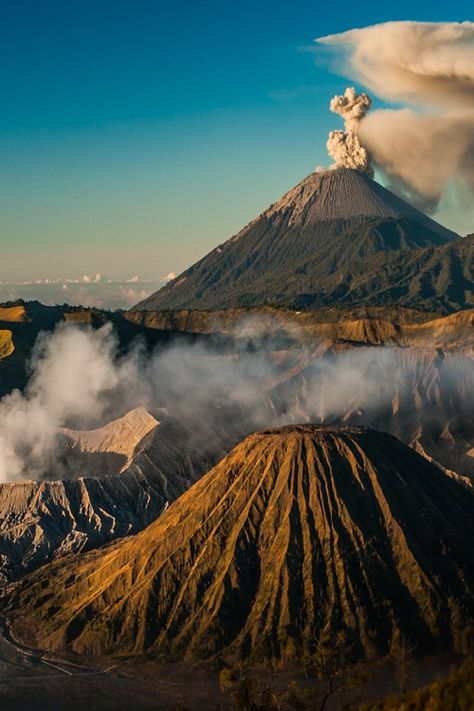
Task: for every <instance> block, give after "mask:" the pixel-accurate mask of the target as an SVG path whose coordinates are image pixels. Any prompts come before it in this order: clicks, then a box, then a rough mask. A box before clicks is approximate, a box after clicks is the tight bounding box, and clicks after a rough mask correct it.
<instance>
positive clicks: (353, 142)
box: [326, 87, 373, 175]
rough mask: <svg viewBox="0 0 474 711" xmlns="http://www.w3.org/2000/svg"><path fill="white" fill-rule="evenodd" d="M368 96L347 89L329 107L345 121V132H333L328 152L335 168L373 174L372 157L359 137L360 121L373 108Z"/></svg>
mask: <svg viewBox="0 0 474 711" xmlns="http://www.w3.org/2000/svg"><path fill="white" fill-rule="evenodd" d="M371 103H372V102H371V100H370V97H369V96H367V94H357V92H356V90H355V89H354V87H349V88H347V89H346V91H345V92H344V94H342V95H341V96H335V97H334V98H333V99H332V100H331V103H330V105H329V108H330V109H331V111H332V112H333V113H335V114H339V115H340V116H342V118H343V119H344V129H345V130H344V131H340V130H339V131H331V133H330V134H329V137H328V142H327V144H326V145H327V150H328V153H329V155H330V156H331V158H332V159H333V160H334V162H335V166H334V167H338V166H341V167H344V168H352V169H355V170H360V171H361V172H363V173H368V174H369V175H372V174H373V171H372V167H371V164H370V156H369V153H368V151H367V150H366V148H364V146H363V145H362V144H361V142H360V139H359V136H358V128H359V124H360V121H361V120H362V118H363V117H364V116H365V114H366V113H367V111H368V110H369V109H370V106H371Z"/></svg>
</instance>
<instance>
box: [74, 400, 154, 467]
mask: <svg viewBox="0 0 474 711" xmlns="http://www.w3.org/2000/svg"><path fill="white" fill-rule="evenodd" d="M158 425H159V422H158V420H156V419H155V418H154V417H153V416H152V415H150V413H149V412H147V411H146V410H145V408H143V407H137V408H135V409H134V410H130V411H129V412H127V413H126V414H125V415H123V417H120V418H118V419H117V420H114V421H113V422H109V423H108V424H106V425H104V427H100V428H99V429H96V430H85V431H81V430H71V429H68V428H66V427H64V428H62V429H61V430H60V433H61V435H62V438H61V439H62V443H61V444H62V447H63V458H64V472H66V471H69V472H71V474H72V476H73V477H74V478H77V477H78V476H80V475H82V476H94V474H95V475H96V476H98V477H104V476H107V475H110V474H113V473H119V472H121V471H123V470H124V469H126V468H127V467H128V466H130V464H131V462H132V460H133V457H134V456H135V455H137V454H138V453H139V452H140V451H142V450H143V449H145V447H146V446H147V443H148V442H149V439H150V433H151V432H152V431H153V430H154V429H155V427H158ZM94 463H95V466H94Z"/></svg>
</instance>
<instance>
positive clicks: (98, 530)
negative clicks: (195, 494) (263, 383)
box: [0, 412, 252, 583]
mask: <svg viewBox="0 0 474 711" xmlns="http://www.w3.org/2000/svg"><path fill="white" fill-rule="evenodd" d="M135 415H136V412H135ZM132 419H135V420H136V417H135V418H129V419H128V422H127V424H128V425H129V426H130V424H131V421H132ZM144 419H145V418H144V417H139V418H138V422H139V424H143V421H144ZM151 419H153V418H151ZM125 420H126V421H127V418H125ZM221 421H222V427H218V426H217V425H216V422H214V421H213V420H212V417H209V418H207V420H206V421H204V422H202V423H201V425H200V427H196V423H195V421H194V420H193V421H189V420H185V419H183V418H171V417H165V416H163V421H162V422H161V423H160V425H159V426H155V427H154V428H153V429H152V430H151V431H150V432H149V434H148V435H146V436H145V438H144V439H142V440H141V445H140V446H139V447H138V448H137V450H136V451H135V455H134V456H133V457H132V459H131V461H130V462H129V464H128V466H127V467H126V468H125V469H123V470H122V472H121V473H118V472H117V471H116V472H115V473H114V474H113V475H112V476H105V477H104V472H105V473H106V469H107V466H108V464H109V460H108V458H107V457H108V455H110V454H113V452H108V451H107V450H105V451H104V448H103V445H104V441H103V440H102V441H101V445H102V450H101V451H100V452H95V451H89V452H84V453H83V455H82V458H81V459H80V460H79V462H77V461H73V462H69V463H68V474H69V477H71V473H72V471H73V467H74V464H76V465H77V464H78V463H79V464H80V468H79V471H81V470H83V471H85V472H88V475H89V476H88V477H87V478H79V479H77V478H76V479H72V478H70V479H69V480H62V481H61V480H58V481H43V482H37V481H18V482H11V483H6V484H0V583H2V582H8V581H10V580H14V579H16V578H18V577H21V576H22V575H24V574H25V573H26V572H28V571H30V570H33V569H35V568H37V567H39V566H40V565H43V564H44V563H46V562H47V561H49V560H51V559H52V558H55V557H57V556H62V555H64V554H65V553H68V552H70V551H81V550H89V549H91V548H96V547H97V546H100V545H103V544H104V543H107V542H109V541H113V540H115V539H116V538H120V537H121V536H126V535H129V534H131V533H136V532H137V531H141V530H142V529H143V528H145V526H147V525H148V524H149V523H150V522H151V521H153V520H155V519H156V518H157V516H159V514H160V513H161V512H162V511H163V509H164V508H165V507H166V506H167V505H168V504H169V503H171V502H172V501H174V500H175V499H176V498H177V497H178V496H180V494H182V493H183V492H184V491H186V489H188V488H189V486H190V485H191V484H192V483H193V482H195V481H197V479H199V478H200V477H201V476H202V475H203V474H204V473H205V472H206V471H208V470H209V469H210V468H211V467H212V466H214V464H215V463H216V462H217V461H219V459H220V458H221V457H222V456H224V454H225V453H226V452H228V451H229V449H230V448H231V447H232V446H233V445H234V444H235V443H236V442H237V441H238V439H239V435H240V437H242V430H243V428H244V425H241V426H237V425H236V426H235V427H234V428H233V429H232V428H231V429H230V430H229V431H226V425H225V419H224V420H222V415H221ZM116 422H118V424H119V425H121V424H123V418H121V419H120V420H118V421H116ZM155 422H156V421H155ZM114 424H115V423H111V424H110V425H109V426H108V427H106V428H103V429H104V430H105V431H108V432H109V433H110V432H111V431H112V430H113V426H114ZM247 426H249V425H248V424H247ZM250 427H251V426H250ZM251 429H252V428H251ZM243 431H244V433H245V434H247V433H248V430H246V429H244V430H243ZM96 434H97V431H95V432H93V436H96ZM86 435H87V433H84V436H83V439H85V438H86ZM89 444H91V439H89ZM112 446H113V447H115V444H114V440H113V439H112ZM113 462H114V463H116V460H115V459H113ZM122 463H123V462H122V460H121V461H120V464H122ZM63 472H64V467H61V469H60V471H59V472H58V473H63Z"/></svg>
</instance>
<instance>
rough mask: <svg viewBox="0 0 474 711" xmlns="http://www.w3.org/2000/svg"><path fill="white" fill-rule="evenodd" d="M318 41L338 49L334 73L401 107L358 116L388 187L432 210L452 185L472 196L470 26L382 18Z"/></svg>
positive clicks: (473, 30) (473, 45)
mask: <svg viewBox="0 0 474 711" xmlns="http://www.w3.org/2000/svg"><path fill="white" fill-rule="evenodd" d="M317 42H319V43H321V44H324V45H326V46H328V47H329V48H331V49H332V50H333V51H334V52H335V55H336V60H339V62H338V64H337V65H336V69H337V71H338V72H339V73H341V74H343V75H347V76H350V77H351V78H353V79H356V80H357V81H359V82H361V83H362V84H363V85H364V86H366V87H367V88H368V89H370V90H371V91H372V92H373V93H374V94H376V95H377V96H379V97H380V98H382V99H384V100H386V101H389V102H396V103H398V104H400V103H402V104H405V107H402V108H396V109H386V110H384V109H380V110H377V111H372V112H370V113H369V114H367V113H365V112H364V113H363V114H362V115H361V116H360V117H357V116H356V117H355V120H356V122H357V124H356V128H357V138H358V141H359V143H360V144H362V145H363V146H364V147H365V149H366V150H367V152H368V153H369V155H370V157H371V159H372V161H373V164H374V165H375V166H376V167H377V168H379V169H380V170H381V172H382V173H383V174H384V175H385V177H386V181H387V183H388V185H389V186H390V187H392V188H393V189H394V190H395V191H397V192H398V193H399V194H402V196H403V197H405V198H407V199H409V200H410V201H411V202H412V203H414V204H416V205H417V206H418V207H421V208H422V209H424V210H428V211H431V212H433V211H435V210H436V208H437V207H438V204H439V203H440V201H441V199H442V198H443V197H445V196H446V195H448V193H449V190H450V189H451V190H455V191H456V189H457V190H458V192H459V193H463V192H466V191H467V192H468V194H469V195H470V200H472V194H473V192H474V168H473V165H474V161H473V158H474V23H473V22H461V23H458V22H440V23H429V22H387V23H383V24H380V25H374V26H371V27H365V28H362V29H355V30H349V31H348V32H343V33H341V34H337V35H329V36H327V37H322V38H319V39H318V40H317ZM341 59H342V60H343V61H341ZM351 120H352V119H351Z"/></svg>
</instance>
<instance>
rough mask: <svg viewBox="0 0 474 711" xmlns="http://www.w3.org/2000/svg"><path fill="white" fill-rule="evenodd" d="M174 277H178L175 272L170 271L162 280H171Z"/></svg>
mask: <svg viewBox="0 0 474 711" xmlns="http://www.w3.org/2000/svg"><path fill="white" fill-rule="evenodd" d="M172 279H176V274H175V273H174V272H168V274H167V275H166V276H164V277H161V281H171V280H172Z"/></svg>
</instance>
